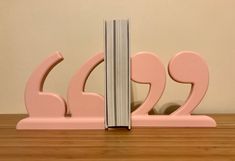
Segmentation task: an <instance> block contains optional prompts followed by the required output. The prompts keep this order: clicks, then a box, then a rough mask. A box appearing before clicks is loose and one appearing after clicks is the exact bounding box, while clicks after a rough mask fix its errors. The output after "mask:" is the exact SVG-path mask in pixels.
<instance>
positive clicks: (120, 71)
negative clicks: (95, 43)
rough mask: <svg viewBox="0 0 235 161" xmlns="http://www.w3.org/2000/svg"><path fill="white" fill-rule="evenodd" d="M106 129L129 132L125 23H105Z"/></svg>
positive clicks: (127, 51)
mask: <svg viewBox="0 0 235 161" xmlns="http://www.w3.org/2000/svg"><path fill="white" fill-rule="evenodd" d="M105 72H106V74H105V81H106V90H105V125H106V128H109V127H127V128H129V129H130V127H131V126H130V54H129V22H128V20H109V21H105Z"/></svg>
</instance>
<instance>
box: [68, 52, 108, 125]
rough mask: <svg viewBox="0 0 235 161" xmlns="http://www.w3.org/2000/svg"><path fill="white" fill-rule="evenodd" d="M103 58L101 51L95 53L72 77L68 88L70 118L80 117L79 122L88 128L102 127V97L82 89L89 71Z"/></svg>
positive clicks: (77, 118)
mask: <svg viewBox="0 0 235 161" xmlns="http://www.w3.org/2000/svg"><path fill="white" fill-rule="evenodd" d="M103 60H104V54H103V53H102V52H100V53H97V54H95V56H94V57H92V58H91V59H89V60H88V61H87V62H86V63H85V64H84V65H83V66H82V67H81V68H80V69H79V70H78V71H77V72H76V74H75V75H74V76H73V77H72V79H71V81H70V84H69V88H68V98H67V99H68V107H69V109H70V111H71V114H72V119H74V118H76V120H77V121H78V120H79V119H81V122H79V124H85V125H84V126H86V127H87V128H89V129H94V128H95V129H97V128H98V129H103V128H104V97H103V96H101V95H99V94H96V93H91V92H85V91H84V89H85V85H86V80H87V78H88V77H89V75H90V73H91V72H92V70H93V69H94V68H95V67H96V66H98V65H99V64H100V63H101V62H103Z"/></svg>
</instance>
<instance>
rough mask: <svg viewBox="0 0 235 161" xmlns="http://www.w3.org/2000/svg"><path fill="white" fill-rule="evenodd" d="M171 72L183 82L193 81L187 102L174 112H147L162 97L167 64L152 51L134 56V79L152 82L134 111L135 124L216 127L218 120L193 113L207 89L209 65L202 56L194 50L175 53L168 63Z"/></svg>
mask: <svg viewBox="0 0 235 161" xmlns="http://www.w3.org/2000/svg"><path fill="white" fill-rule="evenodd" d="M168 69H169V74H170V75H171V77H172V78H173V79H174V80H176V81H178V82H181V83H191V84H192V88H191V92H190V95H189V97H188V99H187V100H186V103H185V104H184V105H182V106H181V107H180V108H179V109H178V110H176V111H175V112H174V113H172V114H171V115H157V116H156V115H148V112H149V111H150V110H151V109H152V108H153V105H154V104H155V103H156V102H157V100H159V99H160V97H161V95H162V93H163V90H164V87H165V71H164V67H163V65H162V63H161V61H160V60H159V58H158V57H156V56H155V55H154V54H153V53H149V52H142V53H139V54H137V55H136V56H134V57H133V58H132V79H133V80H134V81H136V82H139V83H148V84H150V89H149V93H148V96H147V98H146V99H145V101H144V103H143V104H142V105H141V106H140V107H139V108H138V109H137V110H136V111H134V112H133V113H132V126H133V127H215V126H216V122H215V121H214V120H213V119H212V118H210V117H208V116H192V115H191V112H192V110H193V109H195V108H196V106H197V105H198V104H199V103H200V101H201V100H202V98H203V97H204V95H205V93H206V91H207V88H208V80H209V74H208V67H207V65H206V63H205V62H204V61H203V59H202V58H201V57H200V56H199V55H198V54H195V53H192V52H181V53H179V54H176V56H175V57H173V58H172V59H171V61H170V63H169V68H168Z"/></svg>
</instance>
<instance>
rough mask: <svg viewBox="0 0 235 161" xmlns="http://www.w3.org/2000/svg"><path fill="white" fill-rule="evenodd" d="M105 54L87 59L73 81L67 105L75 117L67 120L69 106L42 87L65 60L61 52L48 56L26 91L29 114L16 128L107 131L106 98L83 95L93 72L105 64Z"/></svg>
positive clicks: (37, 69) (34, 73)
mask: <svg viewBox="0 0 235 161" xmlns="http://www.w3.org/2000/svg"><path fill="white" fill-rule="evenodd" d="M103 59H104V56H103V53H98V54H96V55H95V56H94V57H92V58H91V59H90V60H88V61H87V62H86V63H85V64H84V65H83V66H82V67H81V68H80V69H79V70H78V72H77V74H76V75H75V76H74V77H73V78H72V80H71V83H70V85H69V90H68V91H69V92H68V102H69V108H70V110H71V112H72V117H65V112H66V103H65V101H64V99H63V98H62V97H60V96H58V95H56V94H53V93H48V92H44V91H43V84H44V81H45V79H46V76H47V75H48V73H49V72H50V71H51V70H52V68H53V67H54V66H55V65H56V64H58V63H59V62H60V61H62V60H63V57H62V55H61V54H60V53H58V52H56V53H55V54H53V55H51V56H50V57H48V58H47V59H46V60H45V61H43V62H42V63H41V64H40V65H39V66H38V67H37V68H36V70H35V71H34V72H33V73H32V74H31V76H30V78H29V80H28V82H27V84H26V89H25V105H26V107H27V111H28V114H29V117H28V118H25V119H22V120H20V121H19V122H18V124H17V127H16V128H17V129H104V116H103V113H104V98H103V97H102V96H100V95H98V94H95V93H88V92H84V88H85V83H86V80H87V78H88V76H89V74H90V73H91V71H92V70H93V69H94V68H95V67H96V66H97V65H98V64H99V63H101V62H102V61H103Z"/></svg>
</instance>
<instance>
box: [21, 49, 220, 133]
mask: <svg viewBox="0 0 235 161" xmlns="http://www.w3.org/2000/svg"><path fill="white" fill-rule="evenodd" d="M62 60H63V56H62V55H61V54H60V53H59V52H57V53H54V54H53V55H51V56H50V57H48V58H47V59H46V60H45V61H44V62H42V63H41V64H40V65H39V66H38V67H37V68H36V70H35V71H34V72H33V73H32V74H31V76H30V78H29V80H28V82H27V85H26V89H25V104H26V108H27V111H28V114H29V117H28V118H25V119H22V120H20V121H19V122H18V124H17V129H104V97H103V96H101V95H99V94H97V93H91V92H85V91H84V89H85V84H86V80H87V78H88V77H89V75H90V73H91V72H92V70H93V69H94V68H95V67H96V66H98V65H99V64H100V63H101V62H103V60H104V54H103V53H102V52H100V53H97V54H95V55H94V56H93V57H92V58H90V59H89V60H88V61H87V62H86V63H85V64H83V65H82V66H81V67H80V69H79V70H78V71H77V72H76V73H75V75H74V76H73V77H72V79H71V81H70V83H69V87H68V93H67V104H66V101H65V100H64V99H63V98H62V97H60V96H58V95H56V94H54V93H49V92H44V91H43V84H44V81H45V78H46V77H47V75H48V73H49V72H50V71H51V70H52V69H53V67H54V66H56V65H57V64H58V63H59V62H61V61H62ZM168 73H169V75H170V76H171V78H172V79H173V80H175V81H176V82H179V83H187V84H191V91H190V94H189V96H188V98H187V100H186V101H185V103H184V104H183V105H182V106H181V107H180V108H178V109H177V110H176V111H175V112H173V113H172V114H170V115H148V112H149V111H150V110H151V109H152V108H153V106H154V105H155V104H156V103H157V102H158V100H159V99H160V98H161V96H162V94H163V91H164V89H165V84H166V72H165V68H164V65H163V64H162V63H161V61H160V59H159V58H158V57H157V55H156V54H154V53H151V52H139V53H137V54H136V55H134V56H133V57H132V58H131V78H132V80H133V81H135V82H137V83H144V84H149V85H150V88H149V93H148V96H147V97H146V99H145V101H144V102H143V103H142V104H141V105H140V106H139V107H138V108H137V109H136V110H135V111H134V112H132V118H131V122H132V127H215V126H216V122H215V121H214V120H213V119H212V118H210V117H208V116H204V115H191V113H192V111H193V110H194V109H195V108H196V107H197V105H198V104H199V103H200V102H201V100H202V99H203V97H204V95H205V93H206V91H207V88H208V82H209V72H208V66H207V64H206V63H205V61H204V60H203V59H202V58H201V56H199V54H197V53H194V52H187V51H185V52H180V53H178V54H176V55H175V56H174V57H173V58H172V59H171V60H170V62H169V65H168ZM67 106H68V107H67ZM67 108H68V109H69V110H70V112H71V117H65V114H66V109H67Z"/></svg>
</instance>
